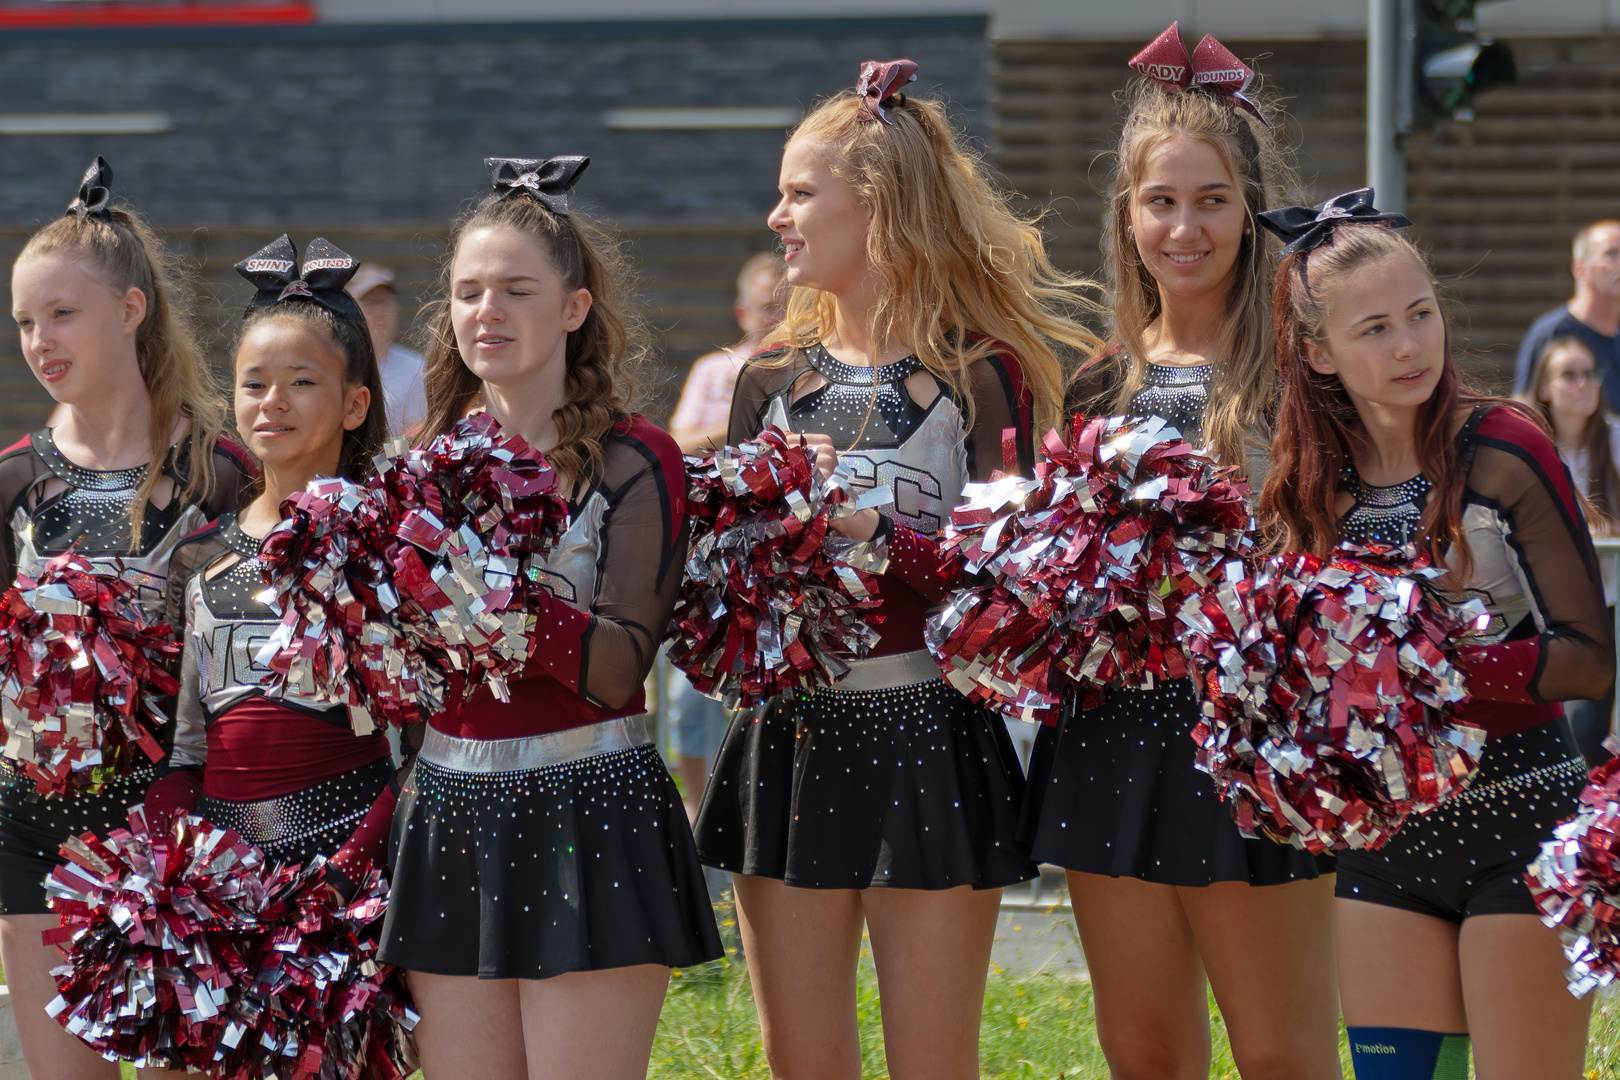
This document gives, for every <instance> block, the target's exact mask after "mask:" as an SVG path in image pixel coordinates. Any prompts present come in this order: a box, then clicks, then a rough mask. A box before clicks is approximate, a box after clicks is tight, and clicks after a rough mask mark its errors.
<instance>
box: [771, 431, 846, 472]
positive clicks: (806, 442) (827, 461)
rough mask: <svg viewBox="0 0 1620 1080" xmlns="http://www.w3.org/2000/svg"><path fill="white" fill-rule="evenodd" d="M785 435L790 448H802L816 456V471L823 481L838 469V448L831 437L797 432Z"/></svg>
mask: <svg viewBox="0 0 1620 1080" xmlns="http://www.w3.org/2000/svg"><path fill="white" fill-rule="evenodd" d="M784 434H785V436H786V438H787V444H788V445H789V446H802V447H804V448H805V449H806V450H809V451H810V452H811V453H813V454H814V455H815V458H816V471H817V472H818V473H820V474H821V478H822V479H823V480H825V479H827V477H829V476H831V475H832V474H833V470H834V469H836V468H838V447H836V446H834V445H833V441H832V437H831V436H830V435H817V434H802V433H800V432H797V431H789V432H785V433H784Z"/></svg>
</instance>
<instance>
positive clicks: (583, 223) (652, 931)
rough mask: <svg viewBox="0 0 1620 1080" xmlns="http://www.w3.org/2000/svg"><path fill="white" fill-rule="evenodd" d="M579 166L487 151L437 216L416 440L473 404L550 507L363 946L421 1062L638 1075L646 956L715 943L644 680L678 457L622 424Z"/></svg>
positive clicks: (622, 334)
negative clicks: (530, 636) (378, 930)
mask: <svg viewBox="0 0 1620 1080" xmlns="http://www.w3.org/2000/svg"><path fill="white" fill-rule="evenodd" d="M586 163H587V159H585V158H577V157H571V158H552V159H551V160H549V161H520V160H513V159H504V158H501V159H491V160H490V162H489V165H490V171H491V176H492V178H493V180H494V191H493V192H492V193H491V194H489V195H488V196H487V197H486V198H485V199H484V201H483V202H482V203H481V204H480V205H479V206H478V208H477V209H476V210H474V211H473V212H472V213H471V214H469V215H468V216H467V217H465V218H464V219H463V220H462V221H461V222H460V223H459V224H458V225H457V226H456V229H455V232H454V235H453V237H452V241H451V254H450V259H449V263H448V266H447V279H448V280H447V285H448V289H449V296H448V298H447V300H446V302H445V304H444V306H443V309H442V310H441V311H440V313H439V315H438V317H437V319H436V322H435V326H434V330H435V336H434V340H433V344H432V347H431V348H430V350H429V352H428V361H427V395H428V401H429V402H430V406H429V416H428V420H427V423H426V425H425V429H424V432H423V435H422V438H423V439H424V440H426V439H431V438H433V437H434V436H437V435H440V434H443V433H444V432H446V431H448V430H450V428H451V427H452V426H454V424H455V423H456V421H458V420H459V419H461V418H462V417H463V416H465V415H466V414H467V412H468V411H469V410H471V409H474V408H477V407H480V406H481V407H482V408H483V409H484V410H485V411H486V412H488V413H489V415H490V416H491V417H493V418H494V419H495V420H496V421H498V422H499V423H500V425H501V428H502V430H503V431H506V432H508V433H511V434H514V435H519V436H522V437H523V438H524V439H526V440H527V441H528V442H529V443H530V445H532V446H535V447H537V448H538V449H540V450H542V451H544V452H545V454H546V455H547V457H548V459H549V460H550V462H551V464H552V465H553V466H554V467H555V468H556V469H557V471H558V474H559V477H560V478H561V484H562V490H563V492H564V493H565V495H566V496H567V498H568V501H569V507H570V510H571V512H572V524H571V525H570V528H569V531H568V532H567V534H566V535H565V536H564V537H563V539H562V540H561V541H560V542H559V543H558V545H557V547H556V548H554V549H553V551H552V552H551V554H550V556H549V557H548V558H547V560H546V561H545V564H544V566H543V567H536V568H534V570H535V572H537V573H539V574H540V575H541V577H540V580H542V581H543V582H544V583H545V584H546V586H547V588H548V589H549V590H550V594H551V595H550V598H549V603H547V604H546V605H545V610H543V611H541V612H539V613H538V614H539V626H538V629H536V630H535V632H534V635H535V636H534V647H533V652H532V654H531V656H530V659H529V663H528V666H527V668H526V669H525V670H524V671H523V673H522V676H521V677H518V676H516V675H514V676H512V677H510V678H509V680H508V681H509V684H510V701H500V700H497V699H496V698H495V697H494V696H493V695H492V694H491V693H490V692H489V690H488V689H483V690H480V691H479V692H478V693H477V695H476V696H474V697H473V698H472V699H471V700H470V701H469V702H467V703H466V704H464V705H462V706H460V707H458V708H452V709H450V710H449V711H447V712H445V713H443V714H441V715H439V716H435V717H433V718H432V720H431V727H430V729H429V730H428V732H427V735H426V738H425V741H424V743H423V746H422V750H421V754H420V756H419V757H418V759H417V763H416V767H415V770H414V773H413V774H412V778H410V779H408V780H407V781H406V783H405V786H404V791H403V793H402V795H401V797H400V806H399V811H398V814H397V816H396V818H395V823H394V833H395V855H394V863H393V887H394V891H393V898H392V900H391V902H390V905H389V910H388V916H387V919H386V921H385V923H384V928H383V945H382V953H381V955H382V959H383V960H385V961H387V962H388V963H391V964H396V965H398V966H400V967H402V968H405V969H406V970H407V972H408V979H409V982H410V987H411V991H412V993H413V994H414V996H415V998H416V1004H417V1007H418V1009H419V1010H420V1012H421V1017H422V1019H421V1022H420V1023H419V1024H418V1025H417V1027H416V1039H417V1045H418V1047H419V1049H420V1052H421V1058H422V1067H423V1070H424V1072H425V1073H426V1074H427V1075H428V1076H436V1077H445V1076H479V1077H492V1078H511V1077H529V1078H538V1077H578V1076H595V1077H609V1078H613V1077H625V1078H628V1077H641V1076H644V1075H645V1074H646V1070H647V1060H648V1056H649V1055H650V1053H651V1050H652V1040H653V1032H654V1030H655V1028H656V1026H657V1022H658V1013H659V1009H660V1007H661V1006H662V1003H663V998H664V989H665V987H666V985H667V983H668V980H669V969H670V968H672V967H681V966H684V965H688V964H694V963H700V962H702V961H705V960H712V959H715V958H717V957H718V956H719V955H720V953H721V949H720V942H719V937H718V935H717V933H716V930H715V926H714V917H713V914H712V912H711V911H710V908H709V896H708V891H707V889H706V888H705V886H704V882H703V870H702V867H701V866H700V865H699V864H698V861H697V855H696V853H695V852H694V851H693V848H692V838H691V829H690V826H689V825H688V824H687V819H686V813H685V811H684V810H683V809H682V807H681V801H680V796H679V795H678V794H677V793H676V790H675V786H674V784H673V782H672V781H671V780H670V778H669V774H668V772H666V771H665V769H664V765H663V762H662V760H661V759H660V758H659V756H658V752H657V749H656V747H655V746H654V745H653V743H652V741H651V740H650V738H649V737H648V734H647V729H646V726H645V722H644V720H643V718H642V712H643V708H644V703H643V692H642V682H643V680H644V679H645V678H646V676H647V672H648V670H649V669H650V668H651V666H652V662H653V657H654V653H655V650H656V648H657V645H658V641H659V639H660V638H661V637H662V635H663V632H664V626H665V624H666V623H667V622H668V620H669V615H670V611H671V610H672V609H673V607H674V603H675V596H676V592H677V590H678V588H679V586H680V576H681V568H682V565H683V564H684V562H685V557H686V531H685V530H686V526H685V521H684V519H683V515H682V509H681V503H682V495H683V492H684V490H685V475H684V473H683V471H682V465H681V458H680V450H679V449H678V448H677V447H676V446H675V442H674V440H672V439H671V438H670V437H669V436H668V435H666V434H665V433H664V432H663V431H661V430H659V429H658V428H656V427H654V426H653V425H652V424H650V423H648V422H647V421H646V420H644V419H642V418H641V417H640V416H637V415H632V414H630V412H629V408H630V402H631V398H632V395H633V391H634V378H633V365H634V362H635V361H636V359H637V358H638V357H639V356H640V353H641V339H640V336H639V334H638V333H637V329H636V327H635V326H634V325H633V324H632V323H631V322H629V321H627V318H626V314H625V311H624V310H623V308H622V301H621V299H620V292H619V290H620V282H621V274H622V267H621V264H620V261H619V258H620V257H619V254H618V250H617V248H616V246H615V245H614V244H613V243H612V242H611V241H610V240H609V239H608V238H607V236H606V235H605V234H604V233H603V232H602V231H601V230H600V229H598V228H597V227H596V226H594V225H592V224H591V223H590V222H589V221H588V220H586V219H584V218H583V217H582V215H581V214H580V213H579V212H578V211H577V210H575V209H573V208H571V207H570V205H569V192H570V189H571V188H572V187H573V186H574V184H575V182H576V181H577V180H578V179H579V175H580V173H581V172H582V171H583V170H584V168H585V165H586Z"/></svg>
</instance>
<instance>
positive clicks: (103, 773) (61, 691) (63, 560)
mask: <svg viewBox="0 0 1620 1080" xmlns="http://www.w3.org/2000/svg"><path fill="white" fill-rule="evenodd" d="M179 652H180V646H179V645H178V644H177V643H176V642H175V641H174V638H173V634H172V632H171V631H170V629H169V627H168V626H167V625H166V624H164V623H156V624H151V623H148V622H147V621H146V618H145V616H144V615H143V614H142V611H141V608H140V606H139V605H138V604H137V603H136V600H135V586H134V585H132V584H130V583H129V582H128V581H125V580H123V579H122V578H120V577H118V576H116V575H113V574H103V573H98V572H96V571H95V570H94V569H93V568H92V566H91V564H90V561H89V560H88V559H85V558H84V557H82V556H80V555H76V554H74V553H73V552H71V551H70V552H67V553H66V554H63V555H58V556H56V557H55V558H53V559H51V560H50V561H49V562H47V563H46V564H45V567H44V570H43V572H42V573H41V574H40V576H39V580H38V581H37V582H35V581H31V580H30V579H28V578H27V577H19V578H18V579H17V584H16V585H15V586H13V587H12V588H10V589H8V590H7V591H6V593H5V597H4V599H3V600H0V715H3V716H4V719H5V728H6V732H7V739H6V745H5V756H6V757H7V758H8V759H10V760H11V761H13V762H15V763H16V764H17V766H18V767H19V768H20V769H21V770H22V771H23V772H24V773H26V774H27V775H28V777H29V778H30V779H32V780H33V781H34V783H35V785H36V787H37V789H38V790H39V791H40V792H41V793H47V794H53V795H60V794H64V793H67V792H69V791H77V790H91V791H94V790H99V789H100V788H101V787H102V785H104V784H105V783H106V782H107V781H108V780H110V779H112V778H113V777H115V776H119V775H124V774H127V773H129V772H130V771H132V770H133V769H135V768H136V767H138V766H139V765H141V764H149V763H152V762H157V761H160V760H162V758H163V748H162V746H161V745H160V744H159V743H158V740H157V734H156V733H157V730H158V728H159V727H161V726H162V724H163V723H164V722H165V720H166V719H167V718H166V717H165V716H164V714H163V709H162V706H161V705H160V699H161V698H162V697H163V696H165V695H170V694H173V693H175V692H176V691H177V690H178V689H179V683H178V682H177V681H176V680H175V677H174V675H173V673H172V671H171V670H170V669H171V668H172V666H173V663H174V658H175V657H176V656H177V655H178V654H179Z"/></svg>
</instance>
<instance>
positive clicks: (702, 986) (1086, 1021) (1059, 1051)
mask: <svg viewBox="0 0 1620 1080" xmlns="http://www.w3.org/2000/svg"><path fill="white" fill-rule="evenodd" d="M858 1001H859V1014H860V1031H861V1060H862V1075H863V1076H867V1077H882V1076H884V1075H886V1074H885V1072H884V1069H883V1037H882V1028H881V1023H880V1020H879V1011H880V1010H879V1001H878V992H877V977H876V974H875V972H874V971H873V970H872V964H871V960H870V959H869V958H867V957H863V958H862V960H861V968H860V976H859V992H858ZM1209 1015H1210V1028H1211V1030H1212V1031H1213V1032H1214V1057H1213V1062H1212V1065H1211V1067H1210V1072H1209V1075H1210V1077H1211V1080H1237V1077H1238V1072H1237V1067H1236V1066H1235V1065H1234V1064H1233V1062H1232V1054H1231V1049H1230V1047H1229V1046H1228V1044H1227V1040H1226V1029H1225V1027H1224V1025H1222V1023H1221V1019H1220V1013H1219V1012H1218V1011H1217V1010H1216V1008H1215V1003H1214V1001H1213V1000H1211V1001H1210V1003H1209ZM1339 1059H1340V1062H1341V1063H1342V1065H1343V1068H1344V1073H1345V1076H1346V1077H1349V1076H1350V1075H1351V1071H1350V1050H1349V1047H1348V1045H1347V1044H1346V1043H1345V1041H1344V1037H1343V1034H1342V1032H1341V1035H1340V1039H1339ZM1586 1067H1587V1074H1586V1075H1587V1077H1588V1078H1589V1080H1620V991H1615V992H1609V993H1605V994H1603V995H1601V996H1600V997H1599V998H1598V1002H1597V1006H1596V1008H1595V1009H1594V1011H1593V1016H1592V1028H1591V1035H1590V1038H1589V1040H1588V1043H1587V1056H1586ZM979 1073H980V1075H981V1076H984V1077H994V1078H996V1080H1036V1078H1040V1080H1055V1078H1059V1077H1061V1078H1063V1080H1108V1067H1107V1065H1106V1063H1105V1062H1104V1060H1103V1056H1102V1050H1101V1048H1100V1047H1099V1046H1098V1045H1097V1031H1096V1027H1095V1024H1094V1022H1093V1016H1092V998H1091V986H1090V985H1089V984H1088V983H1087V982H1086V981H1085V980H1084V979H1083V978H1075V977H1072V976H1062V975H1016V974H1013V973H1012V972H1009V971H998V970H992V972H991V975H990V980H989V985H988V987H987V989H986V992H985V1001H984V1020H983V1026H982V1028H981V1031H980V1043H979ZM648 1076H649V1077H657V1078H659V1080H687V1078H691V1080H768V1078H769V1076H770V1072H769V1070H768V1069H767V1068H766V1066H765V1055H764V1053H763V1051H762V1050H761V1049H760V1043H759V1024H758V1021H757V1020H756V1019H755V1015H754V1003H753V999H752V998H751V997H750V995H749V990H748V973H747V971H746V970H745V969H744V968H743V966H742V965H740V964H733V963H731V962H729V961H721V962H720V963H718V964H716V965H713V966H712V967H710V968H708V969H693V970H689V971H686V972H677V973H676V976H675V979H674V981H673V982H672V983H671V984H670V993H669V998H668V1000H667V1001H666V1002H665V1004H664V1012H663V1016H662V1017H661V1018H660V1020H659V1024H658V1040H657V1042H656V1043H654V1045H653V1055H652V1068H651V1070H650V1071H649V1072H648Z"/></svg>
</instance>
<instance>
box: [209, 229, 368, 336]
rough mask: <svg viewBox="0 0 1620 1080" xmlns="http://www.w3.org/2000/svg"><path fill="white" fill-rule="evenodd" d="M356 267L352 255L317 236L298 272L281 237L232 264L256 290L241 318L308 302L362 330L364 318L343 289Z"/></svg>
mask: <svg viewBox="0 0 1620 1080" xmlns="http://www.w3.org/2000/svg"><path fill="white" fill-rule="evenodd" d="M359 267H360V261H359V260H358V259H356V258H355V257H354V256H353V255H350V254H348V253H347V252H344V251H340V250H338V248H337V246H336V245H335V244H332V243H329V242H328V241H327V240H326V239H325V238H323V237H319V236H317V237H316V238H315V239H314V240H311V241H310V242H309V247H308V248H307V249H305V251H304V265H303V269H302V270H300V269H299V266H298V249H297V248H296V247H294V246H293V242H292V239H291V238H290V237H288V236H287V235H285V234H283V235H282V236H281V237H279V238H278V239H276V240H274V241H272V242H271V243H269V244H266V245H265V246H264V247H262V248H260V249H259V250H258V251H255V252H254V253H253V254H252V255H249V256H248V257H247V258H245V259H243V260H242V261H241V262H239V263H237V264H236V272H237V273H239V274H241V275H242V276H243V277H245V278H247V279H248V280H249V281H251V282H253V284H254V285H256V286H257V287H258V289H259V291H258V292H257V293H256V294H255V295H254V297H253V299H252V300H250V301H248V306H247V310H246V311H244V312H243V313H242V315H243V317H244V318H246V317H247V316H248V315H251V314H253V313H254V312H255V311H261V310H263V309H265V308H271V307H275V306H276V305H277V304H283V303H287V302H289V301H294V300H308V301H311V302H313V303H316V304H319V305H320V306H321V307H323V308H325V309H326V310H327V311H330V312H331V313H332V314H334V315H336V316H337V317H338V318H340V319H347V320H348V321H349V322H352V323H354V324H356V325H358V326H362V327H363V326H365V325H366V317H365V315H364V313H362V312H361V310H360V305H359V303H357V302H356V301H355V299H354V297H352V296H350V295H349V294H348V293H347V292H345V291H344V289H343V286H344V285H347V284H348V282H349V279H350V278H352V277H354V272H355V271H356V270H357V269H359Z"/></svg>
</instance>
